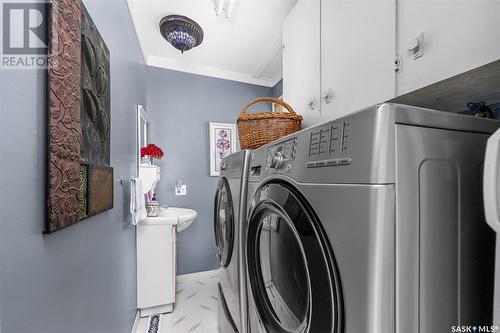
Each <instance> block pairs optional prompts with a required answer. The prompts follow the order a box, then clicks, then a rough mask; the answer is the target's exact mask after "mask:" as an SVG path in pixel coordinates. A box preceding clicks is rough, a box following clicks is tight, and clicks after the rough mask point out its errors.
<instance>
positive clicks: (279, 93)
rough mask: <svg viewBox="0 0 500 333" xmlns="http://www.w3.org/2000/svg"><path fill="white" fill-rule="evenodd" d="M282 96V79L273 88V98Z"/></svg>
mask: <svg viewBox="0 0 500 333" xmlns="http://www.w3.org/2000/svg"><path fill="white" fill-rule="evenodd" d="M282 95H283V79H281V80H280V81H279V82H278V83H276V85H275V86H274V87H273V97H276V98H278V97H281V96H282Z"/></svg>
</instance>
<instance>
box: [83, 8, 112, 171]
mask: <svg viewBox="0 0 500 333" xmlns="http://www.w3.org/2000/svg"><path fill="white" fill-rule="evenodd" d="M81 39H82V71H81V84H82V101H81V108H82V110H81V128H82V138H81V139H82V142H81V148H80V161H81V162H82V163H85V164H96V165H109V164H110V143H111V141H110V135H109V134H110V129H111V117H110V116H111V114H110V91H109V88H110V84H109V74H110V73H109V71H110V69H109V50H108V48H107V46H106V43H104V40H103V39H102V37H101V35H100V34H99V31H98V30H97V28H96V26H95V24H94V22H93V21H92V18H91V17H90V15H89V14H88V12H87V10H86V9H85V6H82V37H81Z"/></svg>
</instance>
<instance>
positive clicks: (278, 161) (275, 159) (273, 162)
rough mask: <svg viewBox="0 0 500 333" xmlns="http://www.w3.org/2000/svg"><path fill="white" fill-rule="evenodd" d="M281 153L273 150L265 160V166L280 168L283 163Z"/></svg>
mask: <svg viewBox="0 0 500 333" xmlns="http://www.w3.org/2000/svg"><path fill="white" fill-rule="evenodd" d="M283 160H284V158H283V153H281V152H280V151H277V152H275V153H274V154H273V155H272V157H271V158H270V159H269V160H268V161H267V166H268V167H270V168H273V169H279V168H281V165H282V164H283Z"/></svg>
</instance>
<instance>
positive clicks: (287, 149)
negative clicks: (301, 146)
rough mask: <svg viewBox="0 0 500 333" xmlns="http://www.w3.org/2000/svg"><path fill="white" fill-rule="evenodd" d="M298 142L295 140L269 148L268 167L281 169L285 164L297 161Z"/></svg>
mask: <svg viewBox="0 0 500 333" xmlns="http://www.w3.org/2000/svg"><path fill="white" fill-rule="evenodd" d="M297 142H298V140H297V138H293V139H289V140H287V141H285V142H281V143H279V144H277V145H274V146H271V147H269V149H268V152H267V159H266V164H267V167H268V168H272V169H279V168H281V166H282V165H283V164H284V163H286V162H291V161H293V160H295V156H296V155H297Z"/></svg>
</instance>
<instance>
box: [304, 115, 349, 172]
mask: <svg viewBox="0 0 500 333" xmlns="http://www.w3.org/2000/svg"><path fill="white" fill-rule="evenodd" d="M350 141H351V122H350V121H345V122H333V123H329V124H328V126H324V127H320V128H315V129H314V130H312V131H311V133H310V139H309V162H307V163H306V167H307V168H319V167H331V166H341V165H349V164H351V163H352V158H351V157H348V155H349V145H350Z"/></svg>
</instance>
